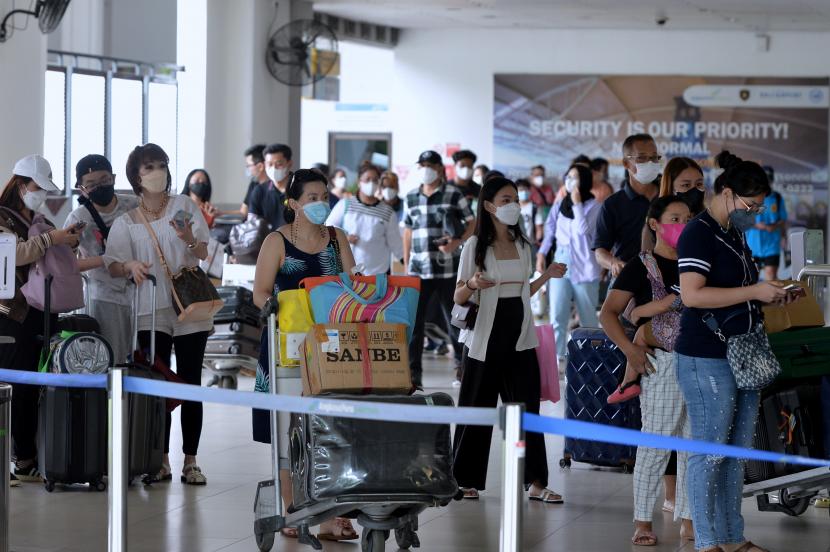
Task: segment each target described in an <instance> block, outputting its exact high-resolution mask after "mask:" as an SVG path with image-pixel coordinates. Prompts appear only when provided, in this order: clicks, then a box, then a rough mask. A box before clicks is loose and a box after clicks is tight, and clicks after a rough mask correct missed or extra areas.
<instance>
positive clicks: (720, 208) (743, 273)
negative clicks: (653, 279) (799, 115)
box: [675, 151, 791, 552]
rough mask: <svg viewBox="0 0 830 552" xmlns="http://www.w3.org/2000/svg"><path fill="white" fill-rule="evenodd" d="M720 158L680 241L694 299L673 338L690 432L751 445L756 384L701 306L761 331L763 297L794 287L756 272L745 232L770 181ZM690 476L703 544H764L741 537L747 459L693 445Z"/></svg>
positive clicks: (722, 320) (731, 550)
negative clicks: (736, 366)
mask: <svg viewBox="0 0 830 552" xmlns="http://www.w3.org/2000/svg"><path fill="white" fill-rule="evenodd" d="M715 161H716V163H717V165H718V166H719V167H720V168H722V169H724V172H723V173H722V174H721V175H720V176H718V178H717V179H716V180H715V186H714V188H715V195H714V197H712V199H711V201H710V202H709V206H708V208H707V209H706V211H704V212H703V214H701V215H700V216H699V217H697V218H695V219H694V220H692V221H691V222H690V223H689V224H688V225H686V229H685V230H684V231H683V234H682V235H681V236H680V242H679V243H678V246H677V256H678V267H679V271H680V294H681V296H682V297H683V303H684V304H685V305H686V307H687V308H686V309H684V310H683V313H682V315H681V319H680V335H679V337H678V339H677V343H676V344H675V351H676V352H677V378H678V381H679V382H680V389H681V391H682V392H683V397H684V399H685V401H686V408H687V411H688V416H689V420H690V422H691V428H692V438H693V439H698V440H703V441H714V442H718V443H727V444H730V445H737V446H739V447H751V446H752V440H753V435H754V433H755V420H756V418H757V417H758V401H759V392H758V391H748V390H743V389H738V388H737V385H736V382H735V376H734V375H733V373H732V369H731V368H730V365H729V362H728V361H727V359H726V344H725V343H724V342H723V341H722V340H721V339H720V338H719V337H718V336H717V335H716V334H715V332H714V330H713V329H712V327H711V326H710V325H707V323H706V322H704V316H706V317H707V320H709V322H710V323H711V322H712V320H714V321H715V322H716V323H717V325H718V328H719V330H720V332H721V333H722V334H724V335H725V336H726V337H729V336H735V335H741V334H746V333H749V332H762V331H763V327H762V326H760V325H761V322H762V317H761V312H760V305H761V304H764V303H776V302H785V301H788V300H789V299H791V297H789V296H788V293H787V292H786V291H784V290H783V289H782V287H781V286H780V285H776V284H775V283H771V282H760V283H759V282H758V269H757V267H756V266H755V263H754V262H753V261H752V252H751V251H750V250H749V247H747V244H746V239H745V238H744V234H743V233H744V232H745V231H746V230H747V229H748V228H750V227H752V225H753V224H755V216H756V215H757V214H758V212H759V211H760V210H761V209H762V206H763V204H764V198H765V197H766V196H767V195H769V193H770V191H771V189H770V185H769V181H768V180H767V175H766V173H765V172H764V169H762V168H761V166H760V165H758V164H757V163H753V162H751V161H743V160H741V159H740V158H739V157H736V156H734V155H732V154H730V153H729V152H728V151H723V152H721V153H720V154H719V155H718V156H717V157H716V159H715ZM687 478H688V481H689V484H688V490H689V501H690V505H691V510H692V520H693V521H694V526H695V546H696V547H697V549H698V550H705V551H714V550H723V551H724V552H762V550H763V549H761V548H759V547H758V546H755V545H753V544H752V543H750V542H747V541H746V538H745V537H744V521H743V517H742V516H741V494H742V490H743V482H744V462H741V461H739V460H737V459H735V458H724V457H722V456H714V455H706V454H691V455H690V456H689V462H688V470H687Z"/></svg>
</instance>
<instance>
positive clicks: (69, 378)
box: [0, 368, 107, 389]
mask: <svg viewBox="0 0 830 552" xmlns="http://www.w3.org/2000/svg"><path fill="white" fill-rule="evenodd" d="M0 381H2V382H5V383H22V384H26V385H45V386H49V387H88V388H94V389H106V388H107V374H53V373H51V372H27V371H25V370H9V369H8V368H0Z"/></svg>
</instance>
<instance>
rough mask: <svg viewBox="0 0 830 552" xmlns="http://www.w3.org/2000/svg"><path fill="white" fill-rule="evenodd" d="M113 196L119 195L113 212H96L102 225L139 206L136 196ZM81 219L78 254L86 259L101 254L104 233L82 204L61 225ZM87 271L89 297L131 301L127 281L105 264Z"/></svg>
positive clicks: (123, 302)
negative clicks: (101, 220) (83, 224)
mask: <svg viewBox="0 0 830 552" xmlns="http://www.w3.org/2000/svg"><path fill="white" fill-rule="evenodd" d="M116 197H117V198H118V204H117V205H116V206H115V209H114V210H113V211H112V212H110V213H104V212H101V211H98V213H99V214H100V215H101V219H103V221H104V224H106V225H107V226H109V227H111V226H112V223H113V222H114V221H115V219H117V218H118V217H120V216H121V215H123V214H124V213H126V212H128V211H131V210H132V209H135V208H136V207H138V198H137V197H136V196H135V195H132V194H116ZM81 221H83V222H85V223H86V227H85V228H84V230H83V233H82V234H81V239H80V244H79V251H80V254H81V257H82V258H89V257H98V256H101V255H103V254H104V238H103V235H102V234H101V231H100V230H99V229H98V225H97V224H95V220H93V218H92V215H90V214H89V211H88V210H87V208H86V207H84V206H83V205H81V206H80V207H78V208H77V209H75V210H74V211H72V212H71V213H70V214H69V216H68V217H67V218H66V223H64V228H67V227H69V226H72V225H73V224H75V223H77V222H81ZM86 274H87V276H89V296H90V298H91V299H92V300H97V301H107V302H109V303H116V304H118V305H131V304H132V294H128V293H127V280H126V279H125V278H113V277H112V276H110V274H109V271H108V270H107V269H106V268H105V267H104V268H93V269H92V270H89V271H87V272H86Z"/></svg>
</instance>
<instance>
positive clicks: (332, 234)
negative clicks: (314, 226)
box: [326, 226, 343, 272]
mask: <svg viewBox="0 0 830 552" xmlns="http://www.w3.org/2000/svg"><path fill="white" fill-rule="evenodd" d="M326 229H327V230H328V231H329V243H330V244H331V246H332V247H333V248H334V253H335V255H337V259H336V262H337V271H338V272H343V257H342V255H341V253H340V241H339V240H338V239H337V229H336V228H335V227H334V226H326Z"/></svg>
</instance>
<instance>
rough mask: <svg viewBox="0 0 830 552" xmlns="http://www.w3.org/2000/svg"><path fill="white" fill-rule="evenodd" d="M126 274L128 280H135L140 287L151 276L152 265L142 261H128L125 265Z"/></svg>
mask: <svg viewBox="0 0 830 552" xmlns="http://www.w3.org/2000/svg"><path fill="white" fill-rule="evenodd" d="M124 273H125V275H126V277H127V278H132V279H133V282H135V285H139V284H141V283H142V282H143V281H144V280H146V279H147V275H148V274H150V265H149V264H147V263H142V262H141V261H127V262H126V263H124Z"/></svg>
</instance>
